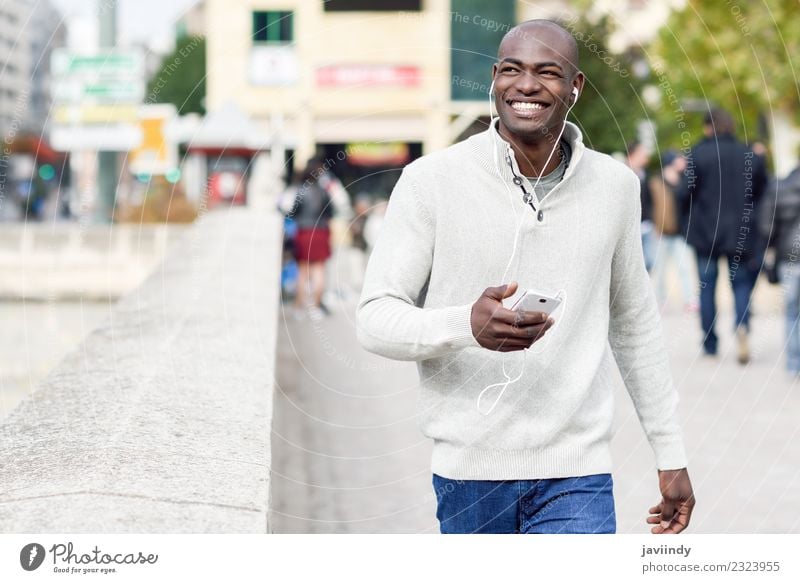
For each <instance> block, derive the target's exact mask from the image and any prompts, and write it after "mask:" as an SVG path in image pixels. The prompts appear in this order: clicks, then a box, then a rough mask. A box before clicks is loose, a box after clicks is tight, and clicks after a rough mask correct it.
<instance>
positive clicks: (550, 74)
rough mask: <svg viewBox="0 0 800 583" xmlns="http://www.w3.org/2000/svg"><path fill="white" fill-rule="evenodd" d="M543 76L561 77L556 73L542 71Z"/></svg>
mask: <svg viewBox="0 0 800 583" xmlns="http://www.w3.org/2000/svg"><path fill="white" fill-rule="evenodd" d="M542 75H547V76H548V77H559V74H558V72H556V71H542Z"/></svg>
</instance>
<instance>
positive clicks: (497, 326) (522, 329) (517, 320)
mask: <svg viewBox="0 0 800 583" xmlns="http://www.w3.org/2000/svg"><path fill="white" fill-rule="evenodd" d="M516 291H517V283H516V282H515V281H512V282H511V283H509V284H506V285H501V286H499V287H487V288H486V289H485V290H484V292H483V294H481V297H479V298H478V301H476V302H475V303H474V304H472V316H471V318H470V324H471V325H472V335H473V336H474V337H475V339H476V340H477V341H478V344H480V345H481V346H483V347H484V348H488V349H489V350H498V351H500V352H512V351H514V350H525V349H526V348H530V347H531V345H532V344H533V343H534V342H536V341H537V340H539V339H540V338H541V337H542V336H544V333H545V332H547V330H549V329H550V328H551V327H552V325H553V324H554V323H555V321H554V320H553V319H552V318H548V317H547V314H545V313H544V312H522V311H515V310H508V309H506V308H504V307H503V300H504V299H505V298H508V297H511V296H513V295H514V293H516Z"/></svg>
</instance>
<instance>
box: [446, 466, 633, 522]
mask: <svg viewBox="0 0 800 583" xmlns="http://www.w3.org/2000/svg"><path fill="white" fill-rule="evenodd" d="M433 488H434V491H435V492H436V501H437V509H436V518H438V519H439V526H440V530H441V533H442V534H468V533H469V534H472V533H494V534H590V533H598V534H601V533H602V534H613V533H614V532H616V529H617V522H616V516H615V513H614V494H613V482H612V480H611V474H597V475H593V476H581V477H576V478H557V479H548V480H544V479H543V480H451V479H450V478H443V477H441V476H439V475H437V474H433Z"/></svg>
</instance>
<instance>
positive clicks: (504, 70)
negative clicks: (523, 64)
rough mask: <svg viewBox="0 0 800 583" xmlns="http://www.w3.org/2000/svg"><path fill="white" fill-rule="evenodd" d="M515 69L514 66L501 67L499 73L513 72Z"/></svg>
mask: <svg viewBox="0 0 800 583" xmlns="http://www.w3.org/2000/svg"><path fill="white" fill-rule="evenodd" d="M516 71H518V69H517V68H516V67H503V68H502V69H500V72H501V73H514V72H516Z"/></svg>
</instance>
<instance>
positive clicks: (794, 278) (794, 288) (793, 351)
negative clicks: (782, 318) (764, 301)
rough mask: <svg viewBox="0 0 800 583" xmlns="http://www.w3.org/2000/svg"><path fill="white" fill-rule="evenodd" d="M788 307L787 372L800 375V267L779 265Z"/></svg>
mask: <svg viewBox="0 0 800 583" xmlns="http://www.w3.org/2000/svg"><path fill="white" fill-rule="evenodd" d="M778 277H779V278H780V281H781V287H782V288H783V301H784V305H785V307H786V370H788V371H789V372H790V373H794V374H798V373H800V321H798V320H799V319H800V265H798V264H796V263H785V262H783V261H781V262H780V263H778Z"/></svg>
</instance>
